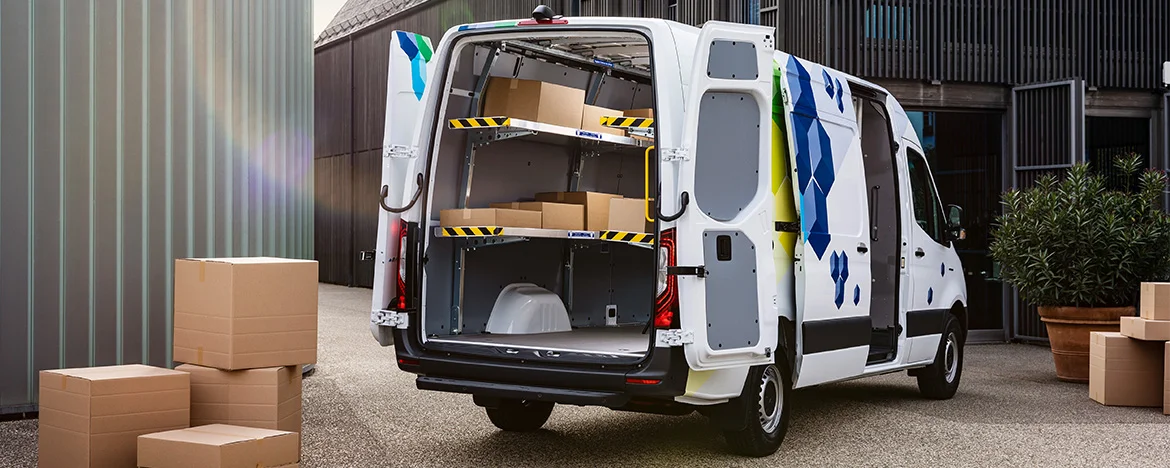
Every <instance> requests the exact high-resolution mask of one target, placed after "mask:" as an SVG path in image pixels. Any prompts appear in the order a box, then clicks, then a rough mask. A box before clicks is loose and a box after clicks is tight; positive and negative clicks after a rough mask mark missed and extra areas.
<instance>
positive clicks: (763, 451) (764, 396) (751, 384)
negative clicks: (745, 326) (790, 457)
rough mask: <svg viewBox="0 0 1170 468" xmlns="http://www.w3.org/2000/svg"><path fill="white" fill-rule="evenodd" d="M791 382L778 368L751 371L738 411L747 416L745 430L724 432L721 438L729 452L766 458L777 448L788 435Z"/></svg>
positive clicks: (773, 365) (759, 368)
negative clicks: (742, 411) (729, 448)
mask: <svg viewBox="0 0 1170 468" xmlns="http://www.w3.org/2000/svg"><path fill="white" fill-rule="evenodd" d="M791 380H792V378H791V377H790V376H789V375H788V373H787V372H785V371H784V370H783V369H782V368H781V367H780V366H777V365H775V364H769V365H766V366H758V367H754V368H752V370H751V372H749V373H748V381H747V385H745V386H744V392H743V396H741V397H740V398H742V399H743V400H744V401H743V403H744V404H743V405H742V406H741V408H743V409H744V411H746V413H747V414H744V415H743V416H744V417H745V419H746V420H747V427H745V428H744V429H743V430H738V431H726V432H724V433H723V438H724V439H727V445H729V446H730V447H731V450H732V451H733V452H735V453H738V454H740V455H746V456H749V457H766V456H768V455H771V454H773V453H776V450H777V449H779V448H780V443H781V442H783V441H784V434H785V432H787V431H788V417H789V416H788V402H789V399H790V398H789V397H790V396H791V393H792V382H791Z"/></svg>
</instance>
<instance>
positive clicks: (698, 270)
mask: <svg viewBox="0 0 1170 468" xmlns="http://www.w3.org/2000/svg"><path fill="white" fill-rule="evenodd" d="M666 274H668V275H670V276H698V277H699V278H706V277H707V269H706V268H705V267H704V266H703V265H699V266H669V267H666Z"/></svg>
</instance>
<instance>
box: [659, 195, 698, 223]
mask: <svg viewBox="0 0 1170 468" xmlns="http://www.w3.org/2000/svg"><path fill="white" fill-rule="evenodd" d="M690 203H691V196H690V195H688V194H687V193H686V192H683V193H682V195H679V205H681V206H680V207H679V209H678V213H675V214H673V215H670V216H666V215H664V214H662V205H658V210H657V211H658V219H661V220H663V221H666V222H671V221H674V220H676V219H679V218H681V217H682V215H683V213H685V212H686V211H687V205H689V204H690Z"/></svg>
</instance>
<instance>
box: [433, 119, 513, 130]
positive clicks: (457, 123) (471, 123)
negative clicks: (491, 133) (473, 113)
mask: <svg viewBox="0 0 1170 468" xmlns="http://www.w3.org/2000/svg"><path fill="white" fill-rule="evenodd" d="M447 122H448V123H449V124H450V127H451V128H492V127H507V126H509V125H512V119H510V118H508V117H472V118H469V119H451V120H448V121H447Z"/></svg>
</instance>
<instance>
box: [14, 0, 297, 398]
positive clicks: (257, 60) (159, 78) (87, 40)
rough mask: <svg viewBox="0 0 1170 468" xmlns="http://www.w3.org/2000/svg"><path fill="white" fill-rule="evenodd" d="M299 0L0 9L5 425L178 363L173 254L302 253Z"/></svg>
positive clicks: (73, 3) (21, 2)
mask: <svg viewBox="0 0 1170 468" xmlns="http://www.w3.org/2000/svg"><path fill="white" fill-rule="evenodd" d="M310 10H311V4H310V1H309V0H256V1H247V2H233V1H229V0H208V1H202V2H180V1H174V2H171V1H167V2H164V1H154V0H90V1H82V0H0V376H3V377H2V378H0V413H3V412H14V411H25V410H28V409H31V405H32V404H34V403H35V399H36V384H37V382H36V372H35V371H36V370H39V369H49V368H60V367H80V366H94V365H108V364H118V363H138V362H144V363H149V364H154V365H168V364H170V362H171V359H170V356H171V349H170V340H171V330H170V328H171V295H172V288H171V286H172V277H171V274H172V273H171V269H172V264H173V259H174V258H181V257H202V256H254V255H277V256H286V257H302V258H312V256H313V225H312V222H311V218H312V210H313V204H312V189H313V186H312V183H313V179H312V176H313V173H312V172H313V167H312V164H311V160H310V152H311V151H312V147H311V139H312V138H313V135H312V128H313V102H312V101H311V96H312V95H311V94H310V90H311V89H312V86H313V76H312V74H311V73H310V71H311V68H310V67H311V63H312V62H311V60H312V56H311V50H312V37H311V11H310Z"/></svg>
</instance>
